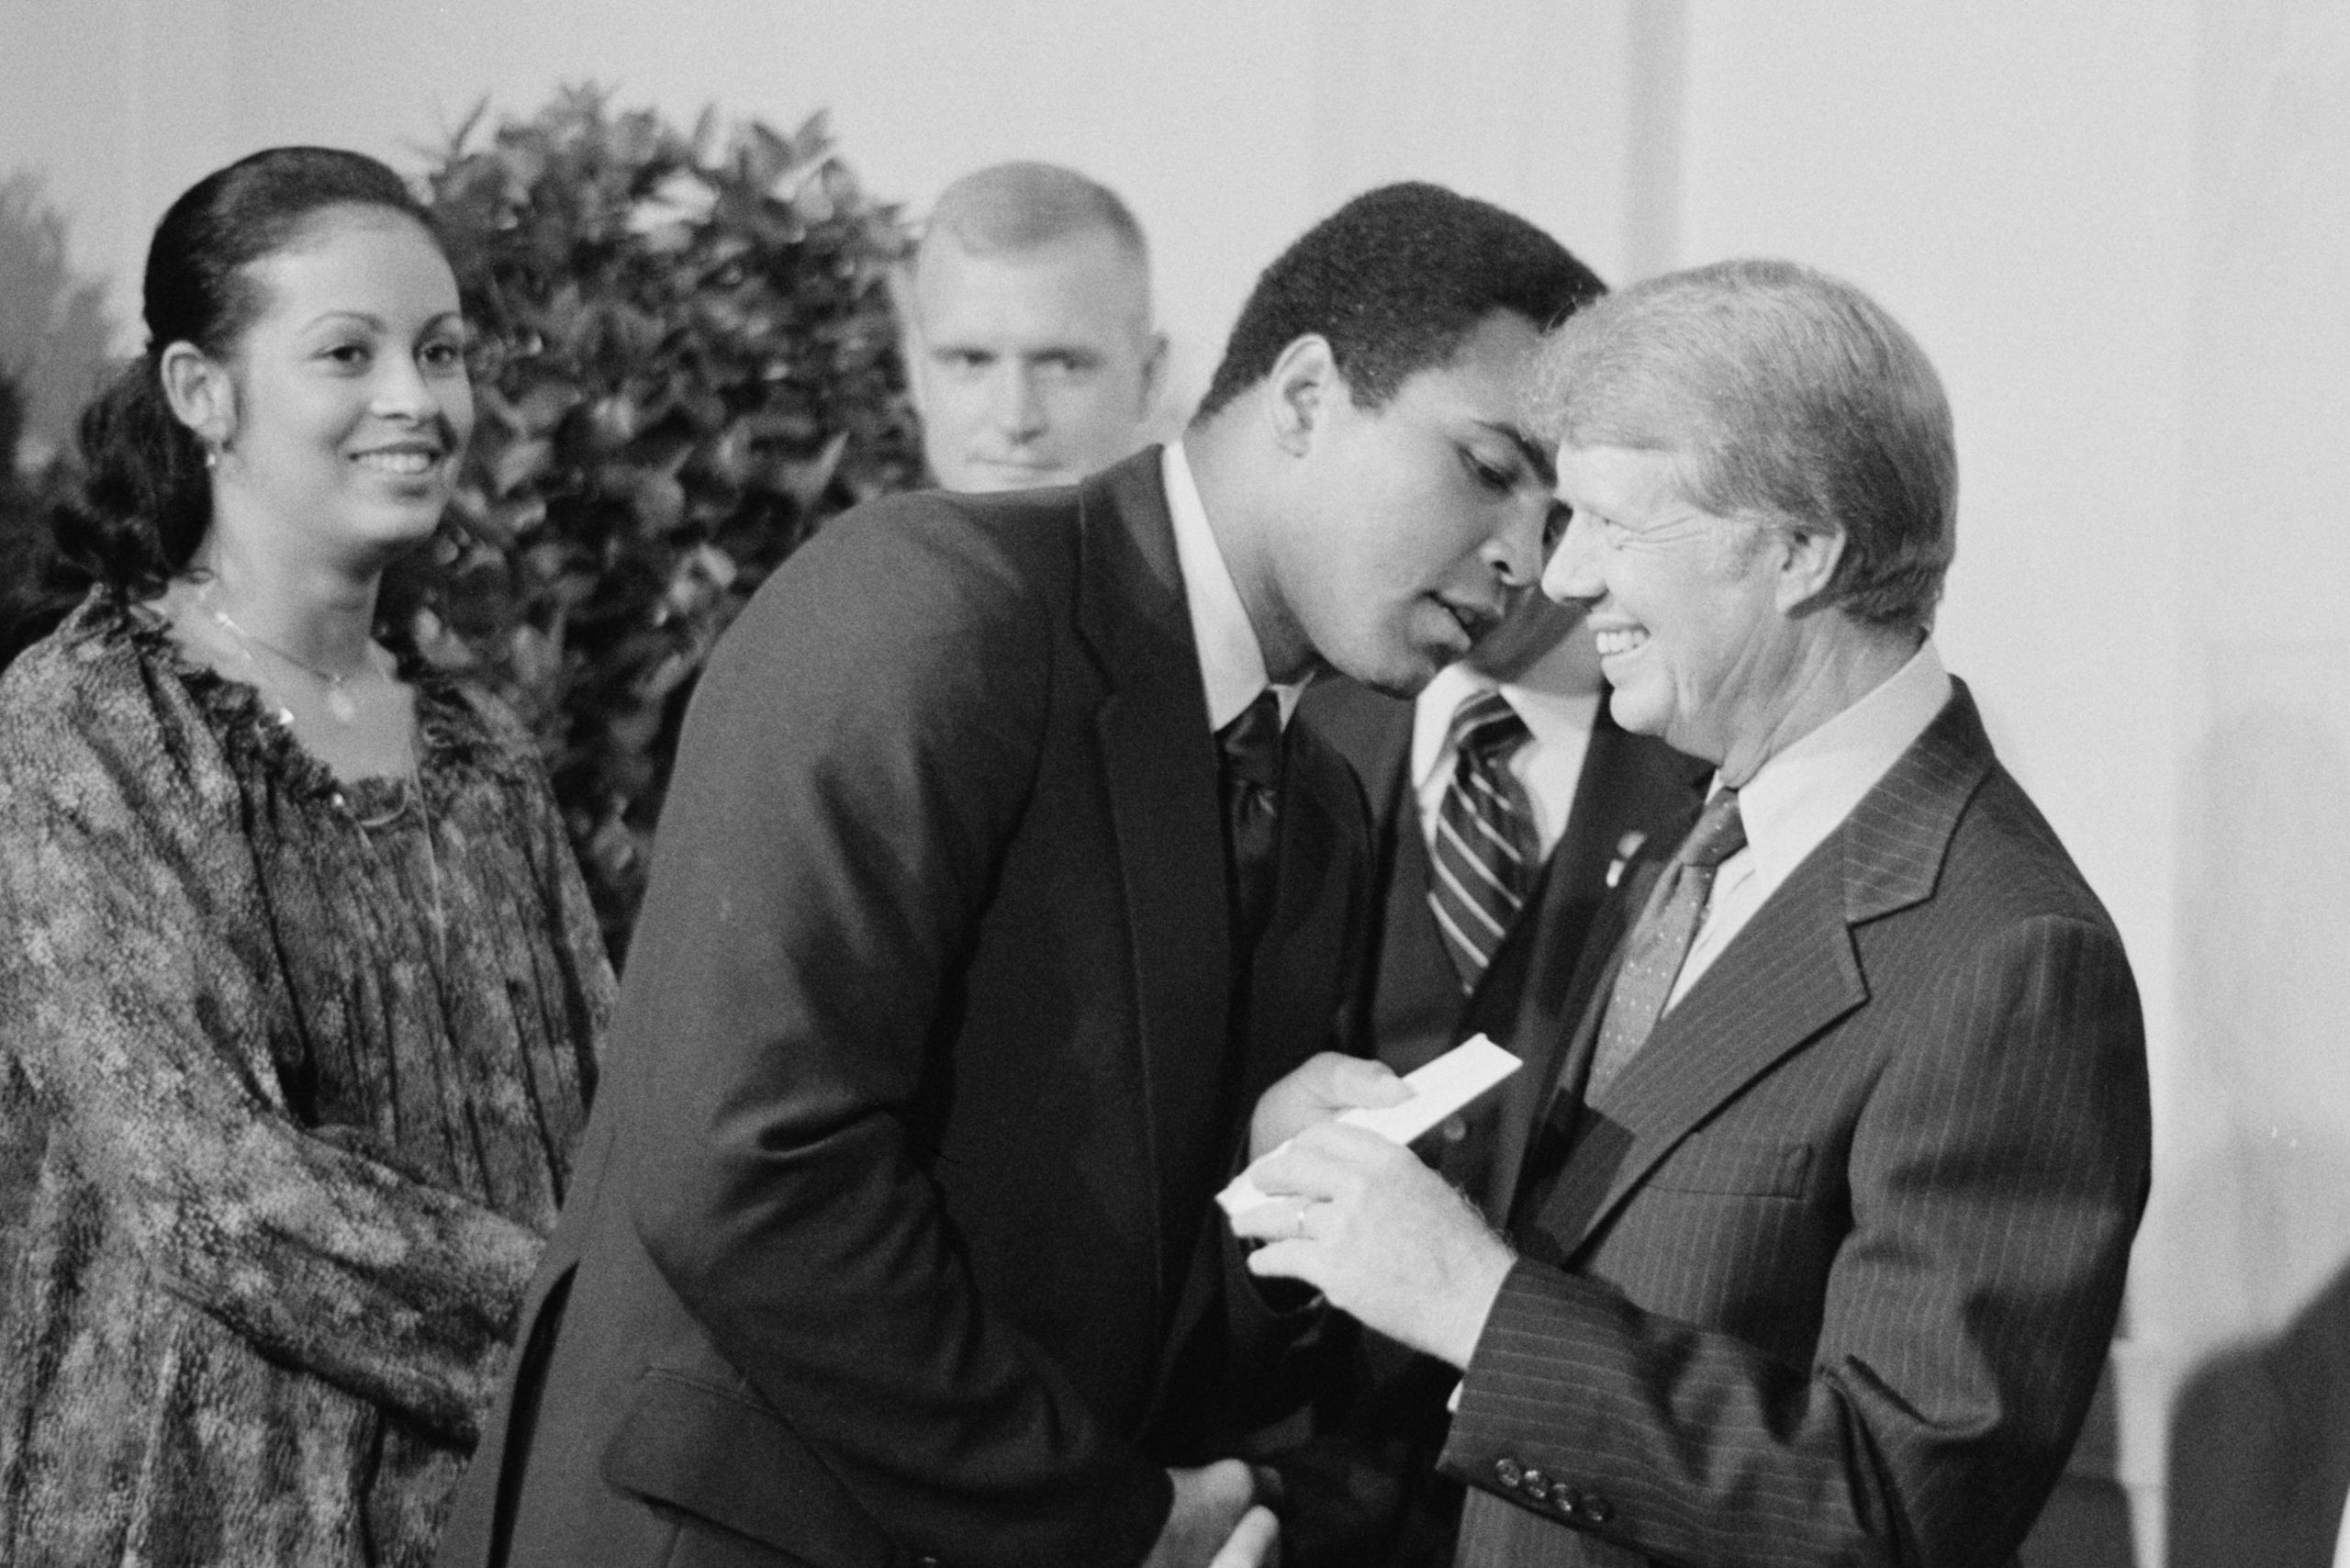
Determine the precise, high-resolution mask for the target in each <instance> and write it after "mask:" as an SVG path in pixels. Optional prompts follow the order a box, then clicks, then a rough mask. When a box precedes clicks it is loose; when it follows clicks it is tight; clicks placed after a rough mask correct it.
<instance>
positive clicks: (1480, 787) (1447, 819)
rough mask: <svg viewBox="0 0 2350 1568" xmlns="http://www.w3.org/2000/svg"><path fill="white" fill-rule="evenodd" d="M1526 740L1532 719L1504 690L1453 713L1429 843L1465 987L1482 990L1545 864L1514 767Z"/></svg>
mask: <svg viewBox="0 0 2350 1568" xmlns="http://www.w3.org/2000/svg"><path fill="white" fill-rule="evenodd" d="M1527 738H1528V736H1527V729H1526V721H1525V720H1523V719H1521V718H1519V717H1518V716H1517V711H1516V710H1515V709H1513V708H1512V707H1511V706H1510V705H1509V700H1508V699H1506V698H1505V697H1504V696H1503V695H1502V694H1501V693H1500V692H1498V691H1482V692H1479V693H1477V694H1476V695H1475V696H1473V697H1471V698H1470V699H1469V700H1467V701H1465V702H1463V703H1461V704H1460V709H1459V710H1458V711H1455V712H1454V714H1453V715H1452V728H1451V732H1450V734H1449V736H1448V737H1447V744H1448V745H1450V746H1451V747H1452V752H1453V764H1452V778H1450V780H1449V781H1448V782H1447V783H1446V785H1445V788H1444V800H1443V801H1442V803H1441V804H1440V805H1439V806H1438V810H1437V818H1436V838H1435V842H1434V843H1433V844H1432V845H1431V846H1430V849H1429V860H1430V862H1431V869H1432V871H1433V875H1432V876H1431V877H1430V878H1429V879H1428V909H1429V910H1430V912H1431V913H1434V914H1435V916H1436V924H1437V929H1438V931H1439V932H1441V933H1442V934H1443V935H1444V946H1445V950H1446V951H1447V952H1449V953H1450V954H1451V955H1452V967H1453V968H1454V969H1456V970H1457V971H1459V973H1460V989H1461V990H1462V991H1474V990H1476V989H1477V981H1478V980H1480V979H1482V978H1483V975H1484V973H1485V966H1486V965H1488V964H1490V963H1492V962H1493V958H1494V950H1495V949H1496V948H1498V947H1500V946H1501V945H1502V938H1503V937H1504V936H1505V935H1508V934H1509V926H1510V922H1511V921H1512V920H1514V919H1516V916H1517V912H1518V908H1519V906H1520V905H1522V904H1524V903H1525V902H1526V895H1527V892H1528V890H1531V889H1532V888H1533V886H1534V878H1535V874H1536V872H1537V871H1538V870H1539V866H1540V859H1541V845H1540V841H1539V839H1537V838H1536V836H1535V832H1534V811H1533V808H1532V806H1531V805H1530V804H1529V803H1528V801H1527V797H1526V787H1525V786H1524V785H1522V784H1520V783H1519V782H1518V781H1517V778H1516V776H1515V775H1514V774H1512V773H1511V772H1510V770H1509V758H1510V755H1511V754H1512V753H1513V752H1515V751H1516V750H1517V748H1518V747H1519V746H1522V745H1525V744H1526V742H1527Z"/></svg>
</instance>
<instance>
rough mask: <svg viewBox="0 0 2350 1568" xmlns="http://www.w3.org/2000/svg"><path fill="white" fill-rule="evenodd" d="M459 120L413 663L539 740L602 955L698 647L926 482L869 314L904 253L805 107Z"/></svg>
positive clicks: (445, 159) (892, 367) (437, 198)
mask: <svg viewBox="0 0 2350 1568" xmlns="http://www.w3.org/2000/svg"><path fill="white" fill-rule="evenodd" d="M478 118H479V117H478V116H476V119H478ZM475 129H476V126H475V125H474V124H473V123H472V122H469V123H468V124H467V126H466V127H465V128H464V129H461V130H459V132H458V133H457V134H456V136H455V137H453V139H452V140H451V143H450V145H449V147H448V149H447V151H446V152H445V154H443V155H442V157H441V158H440V159H439V160H438V162H436V164H435V165H434V166H433V167H432V168H431V170H430V171H429V172H428V174H427V175H426V180H425V183H426V187H427V191H428V199H429V200H430V202H431V206H432V207H433V209H434V211H435V213H436V215H437V217H438V218H439V221H440V224H441V227H442V234H443V236H444V237H445V239H446V241H447V244H448V247H449V252H450V259H451V261H452V263H453V264H454V266H455V268H456V272H457V280H458V285H459V287H460V289H461V290H462V292H463V294H464V300H465V308H466V311H467V314H468V316H469V317H470V319H471V321H472V323H473V326H474V328H475V330H476V336H477V340H478V341H477V348H476V363H475V389H476V402H477V404H478V407H479V419H478V422H477V426H476V432H475V437H474V445H473V451H472V454H471V455H470V457H469V459H468V471H467V474H466V476H465V478H464V483H463V484H462V485H461V487H460V490H459V496H458V500H457V505H456V506H455V508H454V509H453V514H452V520H451V526H450V527H449V528H448V529H446V530H445V531H444V533H443V537H442V539H441V540H440V541H439V542H437V547H436V550H435V552H434V554H433V556H432V559H431V562H430V563H429V564H428V565H427V566H425V567H424V568H423V570H422V571H421V573H420V576H419V577H417V578H416V579H415V580H414V581H413V582H412V583H411V584H410V585H408V587H407V588H404V590H403V591H407V592H413V593H415V594H417V595H418V596H419V603H418V608H417V609H416V610H415V624H416V626H417V629H418V633H419V642H420V645H421V646H422V647H423V649H424V651H425V652H426V654H427V655H428V656H430V657H432V658H433V659H435V660H436V661H438V662H440V663H442V664H443V665H447V666H454V667H458V668H461V669H464V670H466V671H467V672H469V673H470V674H471V675H472V676H473V677H474V678H476V679H479V680H481V681H483V682H485V683H486V684H487V686H488V687H489V688H490V689H492V690H495V691H496V692H498V694H499V695H500V696H501V697H503V698H504V699H505V700H507V701H508V702H509V703H511V704H512V705H513V707H514V708H515V709H516V711H518V712H520V714H521V715H522V717H523V719H524V720H525V722H528V723H529V724H530V725H531V726H532V729H533V731H534V732H535V733H536V734H538V735H539V736H540V738H541V741H542V744H543V748H544V752H545V756H546V760H547V763H548V767H549V769H550V771H551V772H552V774H553V776H554V787H555V792H556V795H557V797H558V798H559V799H560V801H562V804H563V807H564V811H565V816H566V819H567V820H568V822H569V824H570V828H571V832H572V835H573V840H574V843H575V845H576V847H577V849H578V851H579V855H580V859H581V862H582V864H583V866H584V867H585V868H586V870H587V873H588V885H589V887H590V889H591V890H592V891H593V892H594V894H595V897H596V901H597V905H598V909H599V913H600V915H601V917H602V919H603V921H604V925H605V933H606V936H607V939H608V940H609V942H610V945H611V947H612V950H613V954H614V956H615V958H618V957H620V956H621V953H622V951H623V950H624V947H625V945H626V940H627V933H628V928H629V924H630V922H631V920H632V917H633V915H634V913H635V909H636V905H637V902H638V900H639V898H640V896H641V894H642V891H643V881H644V874H645V870H646V859H647V852H648V850H649V848H650V845H651V837H652V831H653V826H654V822H655V816H656V815H657V813H658V812H659V809H660V804H661V798H662V792H663V789H664V787H665V785H666V781H667V778H668V772H669V764H670V759H671V755H672V751H673V748H674V745H675V741H676V735H677V723H678V721H679V719H680V717H681V715H682V712H683V709H684V704H685V699H686V696H687V694H688V690H689V689H690V688H691V686H692V683H693V680H694V678H695V677H696V675H697V674H698V673H699V670H700V669H701V667H702V665H703V662H704V660H705V659H706V658H707V656H708V655H709V653H710V649H711V644H712V643H713V642H715V641H716V639H717V637H718V634H719V633H721V632H722V631H723V630H724V629H725V627H726V624H727V622H729V621H730V620H732V619H733V615H734V614H735V612H736V611H737V610H739V609H740V608H741V607H742V605H743V602H744V599H747V598H748V597H749V595H750V593H751V590H752V589H753V588H755V587H756V586H757V585H758V583H759V582H760V580H761V579H762V578H764V577H766V575H767V573H768V572H769V571H770V570H772V569H773V568H774V567H775V566H776V565H777V563H778V562H779V561H781V560H782V559H783V558H784V556H785V555H787V554H789V553H790V552H791V551H792V550H793V549H794V548H795V547H797V546H798V545H799V544H800V543H802V542H803V541H804V540H806V539H807V538H808V537H809V536H810V534H811V532H814V530H815V529H816V528H817V527H818V526H819V525H820V524H821V523H822V521H823V520H824V519H825V518H827V517H829V516H831V515H832V514H834V512H836V511H839V510H842V509H844V508H845V507H847V506H849V505H852V504H854V503H855V502H856V501H858V500H862V499H864V498H867V497H869V496H872V495H875V494H878V493H879V492H882V491H885V490H889V489H893V488H902V487H906V486H908V485H911V484H912V483H914V482H915V480H916V478H917V476H918V474H919V467H920V453H919V446H918V442H917V440H916V437H915V432H914V427H913V422H912V412H911V409H910V407H909V405H908V403H907V401H906V398H905V395H904V386H903V380H902V373H901V369H900V366H899V362H898V358H897V353H896V339H895V331H896V329H895V325H894V322H893V320H892V318H891V316H890V308H889V300H888V271H889V268H890V264H891V263H893V262H895V261H896V260H897V259H898V258H899V256H900V255H901V253H902V252H903V249H904V246H905V243H906V241H905V236H904V232H903V230H902V229H901V225H900V224H899V221H898V218H897V211H896V208H895V207H890V206H887V205H880V204H877V203H875V202H874V201H872V200H871V199H869V198H868V197H867V196H866V195H865V194H864V193H863V192H862V191H861V190H860V189H859V187H858V185H857V183H856V180H855V178H854V177H853V176H852V175H851V174H850V173H849V171H848V169H847V168H846V167H845V165H844V164H843V163H842V162H840V161H839V160H838V159H837V158H836V157H834V155H833V152H832V146H831V141H830V138H829V136H828V135H827V132H826V129H825V127H824V124H823V120H822V117H821V116H820V117H818V118H814V119H811V120H810V121H809V122H808V123H807V124H806V125H804V126H802V127H801V128H800V129H799V130H797V131H795V132H793V133H791V134H789V135H785V134H781V133H778V132H777V131H775V130H773V129H769V128H767V127H766V126H764V125H761V124H758V123H756V122H749V123H745V124H743V125H741V126H739V127H736V128H734V129H732V130H731V131H730V132H728V133H726V134H725V135H724V136H723V137H722V136H721V135H720V134H719V132H718V130H717V129H716V128H715V125H714V119H713V117H712V116H711V115H710V114H708V113H705V114H704V115H703V117H702V118H701V121H700V123H699V124H698V125H697V126H696V127H695V128H694V129H691V130H690V131H680V130H678V129H674V128H672V127H670V126H668V125H666V124H665V123H664V122H663V121H662V120H661V119H660V118H658V117H657V116H655V115H654V114H652V113H650V112H644V111H632V112H627V113H615V112H612V111H611V110H610V107H609V106H608V104H607V100H606V95H604V94H603V93H602V92H600V91H599V90H596V89H593V88H571V89H566V90H565V91H564V92H563V93H561V94H560V95H557V97H556V98H555V99H554V102H553V103H552V104H551V105H550V106H548V107H546V108H545V109H544V110H543V111H542V112H541V113H539V114H538V115H536V116H535V117H533V118H528V119H522V120H514V121H509V122H507V123H504V124H502V125H500V126H498V128H497V129H496V130H495V132H494V133H493V134H491V136H490V137H489V138H488V140H487V144H486V145H480V146H476V145H472V143H473V141H474V136H473V132H474V130H475ZM744 831H746V832H756V831H757V828H756V825H755V824H750V823H746V824H744Z"/></svg>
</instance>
